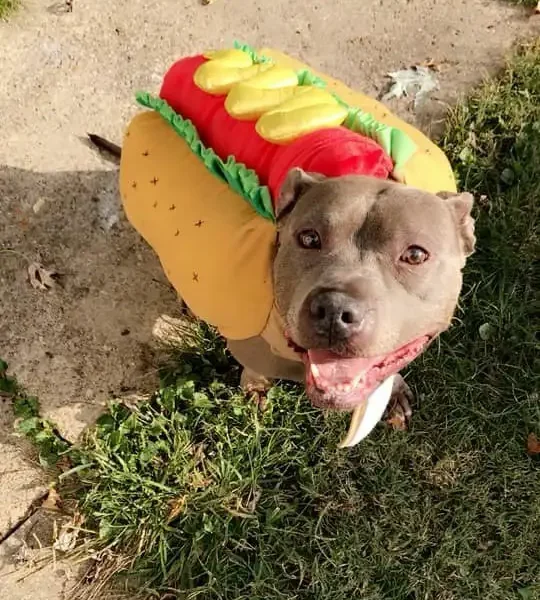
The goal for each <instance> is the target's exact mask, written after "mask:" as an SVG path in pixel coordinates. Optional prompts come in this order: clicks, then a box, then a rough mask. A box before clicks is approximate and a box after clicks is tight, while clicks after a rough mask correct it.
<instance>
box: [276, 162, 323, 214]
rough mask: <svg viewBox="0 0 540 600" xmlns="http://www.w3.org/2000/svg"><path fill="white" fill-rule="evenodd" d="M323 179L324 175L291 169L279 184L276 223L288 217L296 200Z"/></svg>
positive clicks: (296, 168) (295, 168)
mask: <svg viewBox="0 0 540 600" xmlns="http://www.w3.org/2000/svg"><path fill="white" fill-rule="evenodd" d="M323 179H325V177H324V175H320V174H319V173H306V172H305V171H303V170H302V169H300V168H299V167H294V168H293V169H291V170H290V171H289V172H288V173H287V176H286V177H285V180H284V181H283V183H282V184H281V189H280V192H279V196H278V199H277V202H276V221H279V220H280V219H282V218H283V217H285V215H288V214H289V213H290V212H291V211H292V209H293V208H294V205H295V204H296V201H297V200H298V198H300V196H301V195H302V194H304V193H305V192H306V191H307V190H308V189H309V188H310V187H311V186H313V185H315V184H317V183H318V182H319V181H322V180H323Z"/></svg>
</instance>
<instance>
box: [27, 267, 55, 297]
mask: <svg viewBox="0 0 540 600" xmlns="http://www.w3.org/2000/svg"><path fill="white" fill-rule="evenodd" d="M28 277H29V278H30V284H31V285H32V287H33V288H35V289H36V290H45V291H46V290H50V289H51V288H53V287H54V286H55V285H56V284H57V282H58V278H59V277H60V275H59V274H58V273H57V272H56V271H49V270H48V269H46V268H45V267H44V266H43V265H42V264H40V263H36V262H34V263H31V264H30V266H29V267H28Z"/></svg>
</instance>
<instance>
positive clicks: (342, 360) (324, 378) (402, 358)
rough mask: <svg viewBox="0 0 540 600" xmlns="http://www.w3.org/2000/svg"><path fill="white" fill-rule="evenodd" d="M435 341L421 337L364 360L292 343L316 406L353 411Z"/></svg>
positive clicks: (308, 392)
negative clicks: (304, 368) (302, 366)
mask: <svg viewBox="0 0 540 600" xmlns="http://www.w3.org/2000/svg"><path fill="white" fill-rule="evenodd" d="M432 339H433V336H431V335H423V336H420V337H418V338H416V339H414V340H412V341H411V342H408V343H407V344H405V345H404V346H401V347H399V348H397V349H396V350H392V351H391V352H388V353H386V354H381V355H378V356H372V357H368V358H362V357H346V356H340V355H339V354H336V353H335V352H332V351H331V350H318V349H312V350H306V349H304V348H301V347H299V346H297V345H296V344H295V343H293V342H291V346H292V347H293V348H294V349H295V351H296V352H298V353H299V354H300V355H301V356H302V360H303V361H304V364H305V367H306V391H307V394H308V396H309V398H310V400H311V402H312V404H313V405H314V406H317V407H318V408H331V409H335V410H353V409H354V408H356V407H357V406H359V405H360V404H362V402H364V401H365V400H366V399H367V398H368V397H369V396H370V394H371V393H372V392H373V391H374V390H375V389H376V388H377V387H378V386H379V385H380V384H381V383H382V382H383V381H385V380H386V379H387V378H388V377H390V376H391V375H394V374H395V373H397V372H398V371H400V370H401V369H403V367H405V366H406V365H408V364H409V363H410V362H412V361H413V360H414V359H415V358H416V357H417V356H419V355H420V354H421V353H422V352H423V351H424V350H425V349H426V347H427V345H428V344H429V342H430V341H431V340H432Z"/></svg>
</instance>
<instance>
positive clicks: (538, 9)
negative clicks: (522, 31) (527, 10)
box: [534, 1, 540, 15]
mask: <svg viewBox="0 0 540 600" xmlns="http://www.w3.org/2000/svg"><path fill="white" fill-rule="evenodd" d="M534 14H535V15H540V1H539V2H538V4H537V5H536V8H535V9H534Z"/></svg>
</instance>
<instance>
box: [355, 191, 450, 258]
mask: <svg viewBox="0 0 540 600" xmlns="http://www.w3.org/2000/svg"><path fill="white" fill-rule="evenodd" d="M358 235H359V239H360V241H361V242H362V243H363V244H377V243H379V244H383V243H387V242H389V241H390V240H392V239H400V240H402V241H403V242H407V243H411V244H413V243H416V244H421V243H422V242H423V243H425V244H429V245H431V246H433V247H437V248H440V249H441V250H446V249H450V247H451V245H452V243H453V242H454V241H455V238H456V235H455V226H454V224H453V222H452V219H451V216H450V214H449V211H447V210H445V206H444V204H443V202H441V201H440V200H439V198H437V197H436V196H432V195H431V194H426V193H422V192H417V191H416V190H411V189H402V190H400V191H399V193H398V194H396V193H392V194H386V195H384V194H383V195H380V196H379V198H378V200H377V202H375V203H374V204H373V206H372V207H371V210H370V211H369V213H368V215H367V217H366V221H365V224H364V226H363V227H362V230H361V231H360V232H359V234H358Z"/></svg>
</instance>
